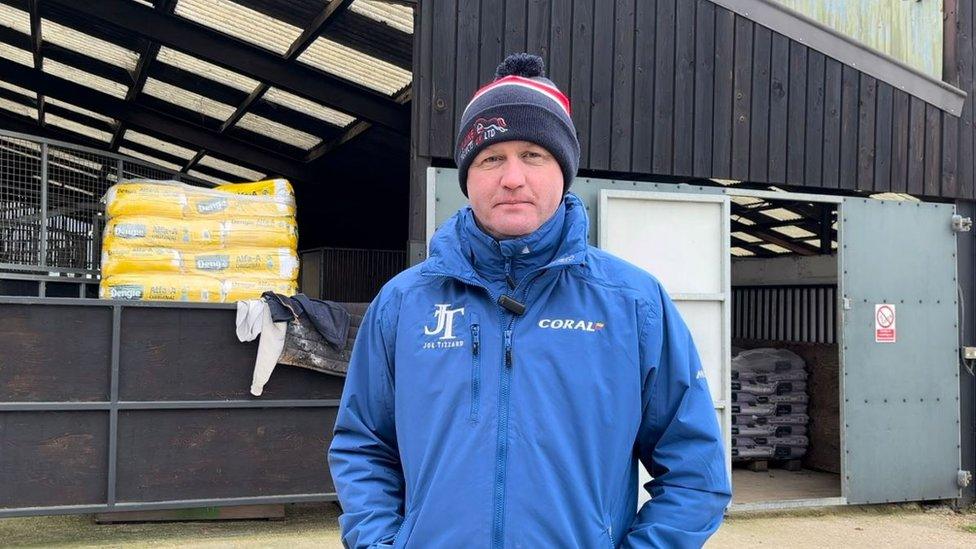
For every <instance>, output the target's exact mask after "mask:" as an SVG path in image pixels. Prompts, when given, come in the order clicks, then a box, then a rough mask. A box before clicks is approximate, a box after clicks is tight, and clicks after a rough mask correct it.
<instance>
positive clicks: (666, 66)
mask: <svg viewBox="0 0 976 549" xmlns="http://www.w3.org/2000/svg"><path fill="white" fill-rule="evenodd" d="M682 1H687V0H682ZM675 8H676V0H657V25H656V29H655V31H654V35H655V45H654V51H655V54H656V55H655V70H654V156H653V160H652V161H651V169H652V170H653V171H654V173H662V174H667V173H671V157H672V155H673V154H674V42H675V36H674V24H675V21H674V19H675Z"/></svg>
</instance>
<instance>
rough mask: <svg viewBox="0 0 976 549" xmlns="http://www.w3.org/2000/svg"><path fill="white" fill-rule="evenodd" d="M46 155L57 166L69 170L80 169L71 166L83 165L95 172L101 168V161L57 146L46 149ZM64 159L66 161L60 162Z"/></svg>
mask: <svg viewBox="0 0 976 549" xmlns="http://www.w3.org/2000/svg"><path fill="white" fill-rule="evenodd" d="M48 157H49V158H50V160H51V162H54V163H55V164H58V165H59V166H64V167H65V168H67V169H69V170H75V171H80V170H78V169H76V168H73V167H72V166H83V167H85V168H88V169H89V170H92V171H94V172H97V171H99V170H101V169H102V163H101V162H95V161H94V160H91V159H88V158H84V157H81V156H78V155H77V154H71V153H70V152H68V151H67V150H66V149H61V148H58V147H51V148H49V149H48ZM92 158H104V157H100V156H92ZM62 161H66V162H62Z"/></svg>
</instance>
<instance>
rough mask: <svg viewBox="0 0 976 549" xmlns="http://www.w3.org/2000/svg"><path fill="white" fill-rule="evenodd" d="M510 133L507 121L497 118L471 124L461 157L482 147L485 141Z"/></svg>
mask: <svg viewBox="0 0 976 549" xmlns="http://www.w3.org/2000/svg"><path fill="white" fill-rule="evenodd" d="M507 131H508V124H507V123H506V122H505V119H504V118H502V117H500V116H496V117H494V118H479V119H477V120H475V121H474V124H471V128H470V129H469V130H468V133H466V134H465V135H464V139H462V140H461V156H464V155H466V154H468V153H469V152H470V151H471V149H473V148H475V147H477V146H479V145H481V144H482V143H484V142H485V141H487V140H489V139H491V138H493V137H495V136H496V135H500V134H503V133H505V132H507Z"/></svg>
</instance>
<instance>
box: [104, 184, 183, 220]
mask: <svg viewBox="0 0 976 549" xmlns="http://www.w3.org/2000/svg"><path fill="white" fill-rule="evenodd" d="M185 209H186V193H185V191H184V186H183V185H179V184H172V183H167V182H161V181H160V182H156V181H145V182H132V183H119V184H118V185H112V186H111V187H110V188H109V189H108V191H107V192H106V193H105V213H106V215H108V217H109V218H112V217H118V216H120V215H152V216H163V217H182V216H183V211H184V210H185Z"/></svg>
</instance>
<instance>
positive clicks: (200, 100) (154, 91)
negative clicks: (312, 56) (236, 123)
mask: <svg viewBox="0 0 976 549" xmlns="http://www.w3.org/2000/svg"><path fill="white" fill-rule="evenodd" d="M142 91H143V93H145V94H148V95H151V96H153V97H156V98H158V99H162V100H163V101H166V102H168V103H172V104H174V105H179V106H180V107H183V108H184V109H189V110H191V111H193V112H198V113H201V114H205V115H207V116H209V117H211V118H216V119H217V120H226V119H227V117H228V116H230V115H231V114H233V113H234V107H231V106H230V105H225V104H223V103H220V102H218V101H214V100H213V99H210V98H209V97H204V96H202V95H199V94H196V93H193V92H191V91H188V90H184V89H183V88H178V87H176V86H174V85H172V84H167V83H166V82H162V81H160V80H156V79H155V78H147V79H146V84H145V85H144V86H143V88H142Z"/></svg>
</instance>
